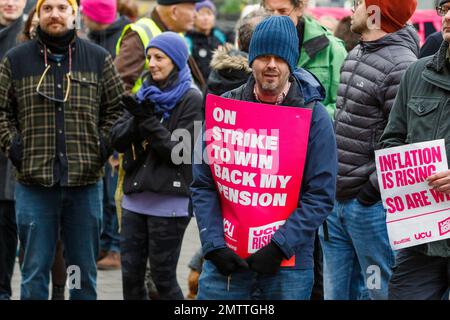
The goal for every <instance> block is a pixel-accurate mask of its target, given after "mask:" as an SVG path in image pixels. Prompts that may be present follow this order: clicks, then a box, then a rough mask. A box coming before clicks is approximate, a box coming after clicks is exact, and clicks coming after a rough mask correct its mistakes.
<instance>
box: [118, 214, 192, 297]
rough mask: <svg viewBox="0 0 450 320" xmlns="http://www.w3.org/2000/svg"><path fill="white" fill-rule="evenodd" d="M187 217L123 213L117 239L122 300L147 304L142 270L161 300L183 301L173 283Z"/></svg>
mask: <svg viewBox="0 0 450 320" xmlns="http://www.w3.org/2000/svg"><path fill="white" fill-rule="evenodd" d="M190 219H191V218H190V217H180V218H163V217H153V216H147V215H144V214H139V213H134V212H131V211H128V210H126V209H123V216H122V230H121V239H120V252H121V255H120V258H121V262H122V282H123V283H122V285H123V296H124V299H125V300H147V299H148V298H149V296H148V292H147V290H146V288H145V270H146V267H147V260H150V267H151V276H152V279H153V281H154V283H155V285H156V289H157V291H158V295H159V298H160V299H162V300H183V299H184V296H183V292H182V291H181V288H180V286H179V284H178V281H177V273H176V271H177V264H178V258H179V257H180V251H181V244H182V241H183V236H184V232H185V230H186V228H187V226H188V224H189V221H190Z"/></svg>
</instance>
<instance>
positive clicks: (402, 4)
mask: <svg viewBox="0 0 450 320" xmlns="http://www.w3.org/2000/svg"><path fill="white" fill-rule="evenodd" d="M370 6H378V7H380V9H381V30H383V31H385V32H387V33H392V32H396V31H398V30H400V29H401V28H403V27H404V26H405V24H406V23H407V22H408V20H409V19H410V18H411V17H412V15H413V14H414V11H416V8H417V0H366V8H369V7H370Z"/></svg>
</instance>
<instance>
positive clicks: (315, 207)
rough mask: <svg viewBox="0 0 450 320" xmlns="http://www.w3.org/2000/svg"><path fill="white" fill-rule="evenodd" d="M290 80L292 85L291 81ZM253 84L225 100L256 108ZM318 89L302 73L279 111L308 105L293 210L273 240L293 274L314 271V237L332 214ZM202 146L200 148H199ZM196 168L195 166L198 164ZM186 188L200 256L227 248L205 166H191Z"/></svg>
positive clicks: (331, 170)
mask: <svg viewBox="0 0 450 320" xmlns="http://www.w3.org/2000/svg"><path fill="white" fill-rule="evenodd" d="M291 80H292V79H291ZM254 81H255V80H254V79H253V77H252V76H251V77H250V79H249V80H248V82H247V83H246V84H244V85H243V86H241V87H239V88H237V89H235V90H232V91H229V92H227V93H225V94H224V95H223V96H224V97H225V98H231V99H236V100H243V101H252V102H256V100H255V97H254V95H253V87H254V83H255V82H254ZM323 98H324V90H323V87H322V86H321V85H320V83H319V82H318V81H317V80H316V79H315V78H314V77H312V76H310V75H309V74H308V73H307V72H306V71H302V70H300V71H299V72H296V74H295V81H294V82H293V83H292V85H291V88H290V90H289V92H288V94H287V96H286V98H285V100H284V101H283V103H282V104H283V105H286V106H294V107H304V106H305V105H310V104H311V103H313V102H315V104H314V105H313V113H312V119H311V127H310V134H309V141H308V150H307V155H306V163H305V169H304V173H303V181H302V187H301V190H300V197H299V203H298V208H297V209H296V210H295V211H294V212H293V213H292V214H291V215H290V216H289V218H288V219H287V220H286V223H285V224H284V225H283V226H281V227H280V229H278V230H277V232H276V233H275V234H274V235H273V237H272V241H273V242H274V243H275V244H277V245H278V246H279V247H280V249H281V250H282V251H283V253H284V255H285V256H286V257H287V258H290V257H292V255H295V256H296V265H295V268H296V269H310V268H312V267H313V265H314V262H313V250H314V238H315V232H316V230H317V229H318V228H319V226H320V225H321V224H322V223H323V222H324V221H325V220H326V218H327V216H328V215H329V214H330V213H331V211H332V209H333V204H334V199H335V192H336V174H337V150H336V138H335V135H334V131H333V125H332V121H331V119H330V117H329V116H328V114H327V112H326V110H325V107H324V106H323V105H322V104H321V103H320V102H319V101H322V100H323ZM200 144H201V145H200ZM204 148H205V143H204V141H203V140H201V139H198V140H197V143H196V149H195V154H194V160H197V159H201V158H200V157H201V155H200V152H203V151H202V150H204ZM197 162H199V161H197ZM192 168H193V182H192V185H191V192H192V201H193V206H194V214H195V216H196V218H197V224H198V227H199V230H200V240H201V243H202V249H203V254H204V255H206V254H207V253H208V252H210V251H213V250H216V249H219V248H224V247H225V246H226V244H225V240H224V234H223V232H224V231H223V222H222V221H223V219H222V214H221V209H220V202H219V196H218V194H217V192H216V188H215V184H214V179H213V176H212V173H211V170H210V167H209V165H208V164H206V163H204V162H203V161H202V163H201V164H198V163H196V162H195V161H194V162H193V166H192Z"/></svg>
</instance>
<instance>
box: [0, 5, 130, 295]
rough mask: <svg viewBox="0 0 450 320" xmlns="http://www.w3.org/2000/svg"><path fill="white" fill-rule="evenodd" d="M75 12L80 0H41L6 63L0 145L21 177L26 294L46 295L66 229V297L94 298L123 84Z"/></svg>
mask: <svg viewBox="0 0 450 320" xmlns="http://www.w3.org/2000/svg"><path fill="white" fill-rule="evenodd" d="M77 11H78V6H77V2H76V1H75V0H38V2H37V5H36V12H37V14H38V16H39V27H38V29H37V38H36V39H34V40H30V41H28V42H26V43H24V44H22V45H20V46H18V47H16V48H14V49H13V50H11V51H9V52H8V53H7V54H6V56H5V58H4V59H3V61H2V63H1V65H0V145H1V147H2V150H3V151H4V152H6V154H7V156H8V157H9V159H10V160H11V161H12V163H13V164H14V166H15V167H16V169H17V180H18V183H17V184H16V217H17V224H18V228H19V238H20V242H21V243H22V246H23V248H24V261H23V265H22V283H21V299H48V283H49V272H50V268H51V265H52V262H53V257H54V255H55V246H56V241H57V239H58V238H59V236H60V235H61V239H62V241H63V244H64V251H65V258H66V263H67V265H69V266H72V269H71V270H70V272H71V275H72V276H73V277H74V279H76V281H73V283H72V285H73V286H71V287H70V288H69V289H70V298H71V299H95V298H96V278H97V270H96V261H95V259H96V257H97V255H98V247H99V234H100V226H101V215H102V192H103V187H102V182H101V180H100V179H101V177H102V174H103V170H102V168H103V166H104V164H105V161H106V160H107V158H108V156H109V155H110V148H109V131H110V128H111V126H112V124H113V123H114V122H115V121H116V120H117V119H118V118H119V117H120V113H121V111H120V105H119V103H120V99H121V96H122V93H123V88H122V83H121V81H120V77H119V75H118V73H117V72H116V70H115V68H114V65H113V63H112V59H111V55H110V54H109V53H108V52H107V51H106V50H104V49H102V48H100V47H98V46H96V45H94V44H91V43H90V42H87V41H85V40H81V39H79V38H78V37H77V35H76V30H75V28H74V26H75V20H76V15H77ZM24 61H26V63H24Z"/></svg>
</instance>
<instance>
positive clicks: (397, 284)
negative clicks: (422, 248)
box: [389, 248, 450, 300]
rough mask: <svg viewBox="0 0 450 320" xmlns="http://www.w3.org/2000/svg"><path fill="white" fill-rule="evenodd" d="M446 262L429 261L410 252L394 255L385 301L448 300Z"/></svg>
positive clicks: (449, 261)
mask: <svg viewBox="0 0 450 320" xmlns="http://www.w3.org/2000/svg"><path fill="white" fill-rule="evenodd" d="M449 288H450V258H441V257H429V256H426V255H424V254H423V253H421V252H419V251H417V250H415V249H414V248H409V249H403V250H400V251H399V252H398V253H397V256H396V259H395V266H394V270H393V274H392V277H391V279H390V281H389V300H441V299H445V300H447V299H449V296H448V294H449Z"/></svg>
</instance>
